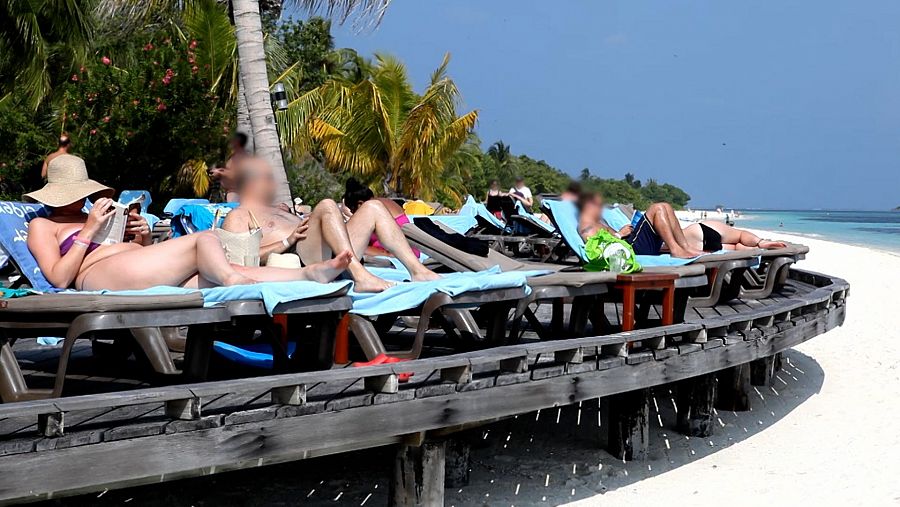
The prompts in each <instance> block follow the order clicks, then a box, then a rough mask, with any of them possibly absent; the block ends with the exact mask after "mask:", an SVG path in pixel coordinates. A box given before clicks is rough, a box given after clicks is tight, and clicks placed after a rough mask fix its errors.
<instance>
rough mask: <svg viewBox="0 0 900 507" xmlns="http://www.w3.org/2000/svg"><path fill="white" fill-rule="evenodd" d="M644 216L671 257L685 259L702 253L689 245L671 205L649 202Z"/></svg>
mask: <svg viewBox="0 0 900 507" xmlns="http://www.w3.org/2000/svg"><path fill="white" fill-rule="evenodd" d="M645 216H646V217H647V220H649V221H650V223H651V224H653V228H654V229H655V230H656V233H657V234H659V235H660V237H662V239H663V241H665V242H666V245H668V247H669V252H671V254H672V257H679V258H685V259H687V258H691V257H697V256H698V255H702V254H703V252H702V251H700V250H697V249H694V248H691V247H690V243H689V242H688V240H687V239H686V238H685V237H684V232H683V231H682V230H681V226H680V225H679V223H678V218H676V217H675V210H673V209H672V206H671V205H669V204H667V203H662V202H658V203H655V204H651V205H650V206H649V207H648V208H647V212H646V213H645Z"/></svg>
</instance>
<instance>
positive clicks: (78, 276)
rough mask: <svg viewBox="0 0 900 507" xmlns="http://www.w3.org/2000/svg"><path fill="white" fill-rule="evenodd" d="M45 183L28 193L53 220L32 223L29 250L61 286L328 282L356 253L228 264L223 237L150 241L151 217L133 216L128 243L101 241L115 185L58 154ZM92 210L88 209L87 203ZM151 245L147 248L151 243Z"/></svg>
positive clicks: (74, 159)
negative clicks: (298, 263)
mask: <svg viewBox="0 0 900 507" xmlns="http://www.w3.org/2000/svg"><path fill="white" fill-rule="evenodd" d="M47 181H48V182H47V184H46V185H45V186H44V188H42V189H40V190H38V191H36V192H32V193H30V194H26V195H25V197H26V198H27V199H28V200H30V201H36V202H39V203H42V204H45V205H47V206H49V207H50V208H51V213H50V216H49V217H47V218H35V219H34V220H32V221H31V222H30V223H29V226H28V248H29V249H30V250H31V253H32V254H33V255H34V257H35V259H37V262H38V266H40V268H41V271H43V273H44V276H45V277H47V280H48V281H50V283H52V284H53V285H54V286H56V287H59V288H68V287H74V288H76V289H78V290H104V289H105V290H137V289H146V288H149V287H154V286H157V285H176V286H182V287H192V288H197V287H210V286H217V285H238V284H248V283H255V282H268V281H292V280H312V281H317V282H323V283H324V282H330V281H332V280H334V279H335V278H336V277H337V276H338V275H339V274H340V273H341V272H343V271H344V270H345V269H346V268H347V265H348V264H349V262H350V259H351V258H352V255H353V254H352V253H351V252H349V251H348V252H342V253H341V254H339V255H338V256H336V257H335V258H334V259H331V260H329V261H326V262H322V263H318V264H313V265H310V266H307V267H305V268H303V269H285V268H270V267H260V268H252V267H249V268H248V267H242V266H235V265H232V264H229V263H228V261H227V260H226V258H225V252H224V250H223V249H222V245H221V243H220V242H219V239H218V238H217V237H216V236H215V235H213V234H211V233H198V234H191V235H188V236H182V237H180V238H175V239H172V240H169V241H164V242H162V243H157V244H148V243H149V234H150V230H149V227H147V222H146V221H144V220H143V219H142V218H139V217H137V216H132V217H131V220H130V221H129V223H128V232H129V233H130V234H133V235H134V238H135V239H134V240H133V241H130V242H122V243H116V244H112V245H103V244H98V243H95V242H94V241H93V239H94V237H95V236H96V235H97V234H98V232H99V231H100V230H101V229H102V228H103V225H104V224H105V223H106V221H107V220H109V219H110V218H111V216H112V214H111V213H110V211H111V209H110V208H111V207H112V204H113V201H112V199H110V197H111V196H112V194H113V190H112V189H111V188H109V187H107V186H104V185H101V184H100V183H97V182H96V181H94V180H91V179H89V178H88V174H87V169H86V168H85V165H84V160H82V159H80V158H78V157H76V156H74V155H60V156H58V157H56V158H54V159H53V161H52V162H50V164H49V167H48V171H47ZM86 198H91V199H92V200H93V202H94V207H93V208H92V209H91V211H90V212H89V213H87V214H85V213H84V212H83V211H82V207H83V205H84V200H85V199H86ZM145 244H146V246H145Z"/></svg>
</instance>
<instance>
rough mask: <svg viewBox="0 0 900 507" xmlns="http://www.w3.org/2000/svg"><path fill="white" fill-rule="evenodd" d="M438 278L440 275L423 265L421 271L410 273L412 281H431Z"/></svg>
mask: <svg viewBox="0 0 900 507" xmlns="http://www.w3.org/2000/svg"><path fill="white" fill-rule="evenodd" d="M440 279H441V275H439V274H437V273H435V272H434V271H432V270H430V269H428V268H426V267H424V266H423V267H422V271H420V272H418V273H414V274H413V275H412V281H414V282H431V281H433V280H440Z"/></svg>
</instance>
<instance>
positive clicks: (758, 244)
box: [703, 220, 786, 250]
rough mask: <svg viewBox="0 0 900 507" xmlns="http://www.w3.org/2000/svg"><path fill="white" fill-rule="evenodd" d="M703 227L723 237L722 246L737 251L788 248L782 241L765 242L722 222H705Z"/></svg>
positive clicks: (748, 232)
mask: <svg viewBox="0 0 900 507" xmlns="http://www.w3.org/2000/svg"><path fill="white" fill-rule="evenodd" d="M703 225H705V226H707V227H709V228H710V229H715V230H716V231H717V232H718V233H719V234H720V235H721V236H722V244H727V245H732V246H733V248H734V249H735V250H746V249H752V248H784V247H785V246H786V245H785V244H784V243H783V242H781V241H765V240H763V239H761V238H760V237H759V236H757V235H756V234H753V233H752V232H750V231H745V230H743V229H738V228H736V227H732V226H730V225H728V224H725V223H722V222H717V221H714V220H708V221H705V222H703Z"/></svg>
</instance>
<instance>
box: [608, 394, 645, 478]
mask: <svg viewBox="0 0 900 507" xmlns="http://www.w3.org/2000/svg"><path fill="white" fill-rule="evenodd" d="M608 427H609V438H608V440H607V446H608V448H609V452H610V454H612V455H613V456H615V457H617V458H619V459H621V460H625V461H631V460H636V461H643V460H645V459H647V456H648V454H649V442H650V390H649V389H639V390H637V391H631V392H627V393H621V394H616V395H613V396H610V398H609V425H608Z"/></svg>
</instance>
